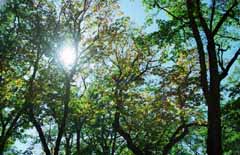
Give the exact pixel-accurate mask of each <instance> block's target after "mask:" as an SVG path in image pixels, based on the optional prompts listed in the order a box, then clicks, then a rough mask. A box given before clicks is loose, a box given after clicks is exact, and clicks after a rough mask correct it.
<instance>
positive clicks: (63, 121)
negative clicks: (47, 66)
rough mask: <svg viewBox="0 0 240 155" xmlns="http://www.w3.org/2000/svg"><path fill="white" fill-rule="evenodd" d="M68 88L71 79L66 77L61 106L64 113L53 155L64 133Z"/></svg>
mask: <svg viewBox="0 0 240 155" xmlns="http://www.w3.org/2000/svg"><path fill="white" fill-rule="evenodd" d="M70 88H71V77H69V76H68V75H67V76H66V81H65V94H64V98H63V105H64V112H63V117H62V121H61V124H60V127H59V130H58V135H57V139H56V143H55V148H54V155H58V153H59V149H60V144H61V140H62V137H63V134H64V132H65V126H66V121H67V117H68V111H69V107H68V104H69V100H70Z"/></svg>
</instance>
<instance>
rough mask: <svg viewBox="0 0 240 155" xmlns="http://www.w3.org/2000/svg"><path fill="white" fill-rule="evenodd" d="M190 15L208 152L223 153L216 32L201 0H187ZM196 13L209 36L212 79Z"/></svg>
mask: <svg viewBox="0 0 240 155" xmlns="http://www.w3.org/2000/svg"><path fill="white" fill-rule="evenodd" d="M187 9H188V16H189V19H190V28H191V29H192V32H193V36H194V39H195V41H196V43H197V49H198V53H199V60H200V70H201V73H200V76H201V87H202V90H203V93H204V96H205V99H206V104H207V107H208V136H207V153H208V155H221V154H222V146H221V112H220V76H219V72H218V60H217V52H216V49H215V42H214V34H213V32H211V30H210V29H209V28H208V26H207V24H206V21H205V20H204V18H203V17H202V15H201V12H200V1H192V0H187ZM195 11H196V12H195ZM194 13H196V15H197V19H198V20H199V21H200V24H201V26H202V27H203V31H204V33H205V35H206V38H207V41H208V43H207V53H208V63H209V76H210V81H208V80H207V74H206V73H207V71H206V63H205V56H204V55H205V52H204V48H203V42H202V39H201V36H200V32H199V30H198V26H197V23H196V21H195V18H196V17H195V16H194Z"/></svg>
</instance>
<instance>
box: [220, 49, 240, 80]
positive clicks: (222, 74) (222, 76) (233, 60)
mask: <svg viewBox="0 0 240 155" xmlns="http://www.w3.org/2000/svg"><path fill="white" fill-rule="evenodd" d="M239 55H240V48H239V49H238V50H237V52H236V53H235V55H234V56H233V57H232V59H231V60H230V61H229V63H228V64H227V67H226V68H225V69H224V70H223V72H222V73H221V74H220V81H221V80H223V79H224V78H225V77H226V76H227V75H228V71H229V70H230V68H231V67H232V65H233V63H234V62H235V61H236V60H237V58H238V56H239Z"/></svg>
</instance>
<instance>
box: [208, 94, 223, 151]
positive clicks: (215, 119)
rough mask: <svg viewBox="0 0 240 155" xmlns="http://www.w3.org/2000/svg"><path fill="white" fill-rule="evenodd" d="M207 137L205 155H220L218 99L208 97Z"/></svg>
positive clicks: (217, 97)
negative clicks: (206, 154)
mask: <svg viewBox="0 0 240 155" xmlns="http://www.w3.org/2000/svg"><path fill="white" fill-rule="evenodd" d="M207 104H208V136H207V153H208V155H221V154H222V147H221V112H220V97H219V95H217V96H210V97H209V101H208V103H207Z"/></svg>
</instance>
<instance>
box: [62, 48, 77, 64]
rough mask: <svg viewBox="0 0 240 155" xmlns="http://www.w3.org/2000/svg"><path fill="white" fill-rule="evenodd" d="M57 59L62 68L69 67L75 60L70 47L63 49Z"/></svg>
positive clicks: (74, 54)
mask: <svg viewBox="0 0 240 155" xmlns="http://www.w3.org/2000/svg"><path fill="white" fill-rule="evenodd" d="M59 57H60V61H61V62H62V63H63V65H64V66H66V67H71V66H72V65H73V63H74V61H75V59H76V53H75V50H74V49H73V48H72V47H64V48H63V49H62V51H61V52H60V55H59Z"/></svg>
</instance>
